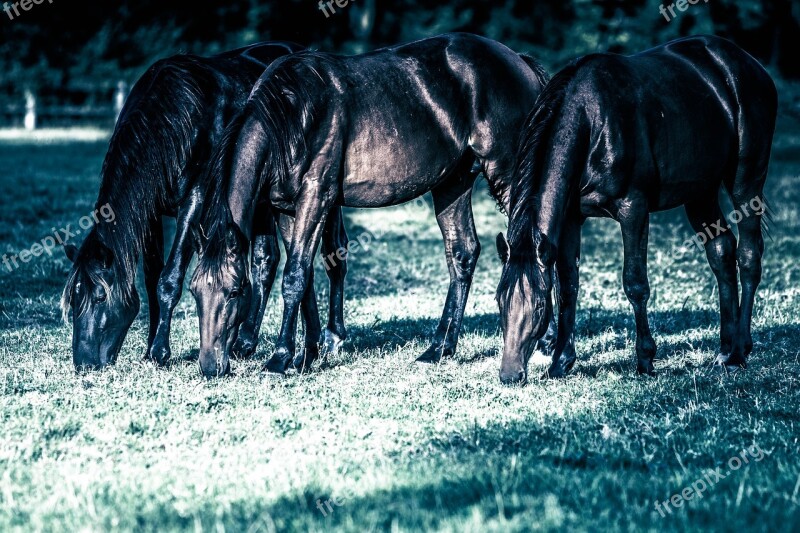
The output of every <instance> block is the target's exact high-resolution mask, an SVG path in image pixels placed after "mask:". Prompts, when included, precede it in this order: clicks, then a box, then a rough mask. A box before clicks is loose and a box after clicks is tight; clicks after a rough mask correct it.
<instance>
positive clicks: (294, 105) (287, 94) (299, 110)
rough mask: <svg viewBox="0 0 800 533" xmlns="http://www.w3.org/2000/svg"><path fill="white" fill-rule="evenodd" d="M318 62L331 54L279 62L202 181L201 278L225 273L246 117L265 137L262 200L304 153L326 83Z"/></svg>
mask: <svg viewBox="0 0 800 533" xmlns="http://www.w3.org/2000/svg"><path fill="white" fill-rule="evenodd" d="M317 60H326V56H324V55H323V54H319V53H316V52H298V53H295V54H292V55H291V56H285V57H283V58H281V59H279V60H277V61H275V63H273V65H272V66H271V67H270V68H269V69H268V70H267V71H266V72H265V73H264V74H263V75H262V77H261V78H260V79H259V81H258V83H257V84H256V86H255V88H254V89H253V92H252V94H251V95H250V100H249V101H248V103H247V105H246V106H245V108H244V110H243V112H242V113H241V114H240V115H239V116H238V117H236V118H235V119H234V120H233V121H232V122H231V124H230V125H229V126H228V127H227V128H226V130H225V132H224V134H223V136H222V138H221V140H220V142H219V143H218V145H217V148H216V150H215V152H214V155H213V156H212V158H211V163H210V164H209V165H208V172H207V173H206V175H205V177H204V178H203V179H204V180H205V183H204V186H205V190H206V191H207V195H206V200H205V203H204V206H205V209H204V214H203V218H202V222H201V231H202V233H203V235H204V237H205V241H206V245H205V249H204V251H203V256H202V258H201V260H200V262H199V263H198V266H197V268H198V272H199V274H201V275H203V274H211V275H212V278H213V279H217V278H218V276H219V274H220V269H219V268H218V267H219V266H220V265H221V264H222V260H223V258H224V254H225V242H226V232H227V230H228V228H229V226H230V224H231V223H232V218H231V213H230V208H229V205H228V187H229V184H230V181H231V177H232V174H233V170H234V169H233V160H234V154H235V151H236V144H237V141H238V140H239V137H240V135H241V133H242V129H243V128H244V126H245V117H255V120H257V121H258V124H259V125H260V127H261V128H262V131H263V135H264V138H265V143H264V146H263V148H262V149H261V150H260V153H261V154H262V156H263V157H264V158H265V160H264V162H263V170H262V171H261V172H260V173H259V174H258V176H257V179H258V185H257V187H258V190H259V191H261V192H260V197H262V198H264V197H265V196H266V195H267V194H268V190H266V186H267V185H268V184H269V183H273V182H276V181H284V180H285V179H286V178H287V177H288V175H289V172H290V169H291V166H292V163H293V161H296V160H297V159H299V158H302V157H303V156H304V155H305V152H306V144H305V134H304V124H305V123H309V122H311V121H313V100H312V94H313V88H314V86H315V85H316V84H317V83H320V84H321V83H322V78H321V77H320V75H319V73H318V72H317V71H316V69H314V67H313V62H314V61H317ZM303 70H306V71H307V72H306V73H305V74H306V75H303V72H302V71H303Z"/></svg>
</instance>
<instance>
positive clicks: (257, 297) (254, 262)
mask: <svg viewBox="0 0 800 533" xmlns="http://www.w3.org/2000/svg"><path fill="white" fill-rule="evenodd" d="M252 247H253V251H252V256H251V260H250V261H251V263H250V279H251V283H252V287H253V290H252V295H251V300H250V308H249V310H248V312H247V317H246V318H245V320H244V322H243V323H242V325H241V326H240V328H239V335H238V336H237V338H236V342H235V343H234V345H233V348H232V350H231V352H232V354H233V357H235V358H236V359H246V358H249V357H251V356H252V355H253V354H254V353H255V351H256V346H258V334H259V332H260V331H261V324H262V322H263V321H264V311H265V309H266V307H267V302H268V301H269V295H270V292H272V286H273V284H274V283H275V276H276V274H277V273H278V263H279V262H280V260H281V251H280V247H279V246H278V235H277V229H276V227H275V219H274V215H273V213H272V209H271V207H270V206H269V205H267V204H261V205H259V206H258V208H257V209H256V212H255V216H254V218H253V236H252Z"/></svg>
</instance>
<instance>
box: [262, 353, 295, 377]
mask: <svg viewBox="0 0 800 533" xmlns="http://www.w3.org/2000/svg"><path fill="white" fill-rule="evenodd" d="M290 362H291V359H284V358H282V357H281V356H279V355H278V354H275V355H273V356H272V357H270V358H269V360H268V361H267V362H266V363H265V364H264V370H266V371H267V372H271V373H273V374H285V373H286V370H288V369H289V363H290Z"/></svg>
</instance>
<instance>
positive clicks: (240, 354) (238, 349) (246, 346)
mask: <svg viewBox="0 0 800 533" xmlns="http://www.w3.org/2000/svg"><path fill="white" fill-rule="evenodd" d="M254 353H256V343H255V342H254V341H252V340H249V339H247V340H245V339H243V338H242V337H239V338H238V339H236V342H235V343H233V348H231V357H233V358H234V359H238V360H243V359H250V358H251V357H253V354H254Z"/></svg>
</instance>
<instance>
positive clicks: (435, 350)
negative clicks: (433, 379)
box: [417, 344, 456, 364]
mask: <svg viewBox="0 0 800 533" xmlns="http://www.w3.org/2000/svg"><path fill="white" fill-rule="evenodd" d="M455 353H456V349H455V347H453V348H448V347H446V346H441V345H437V344H434V345H433V346H431V347H430V348H428V349H427V350H425V353H423V354H422V355H420V356H419V357H417V363H425V364H436V363H438V362H439V361H441V360H442V357H449V356H451V355H453V354H455Z"/></svg>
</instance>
